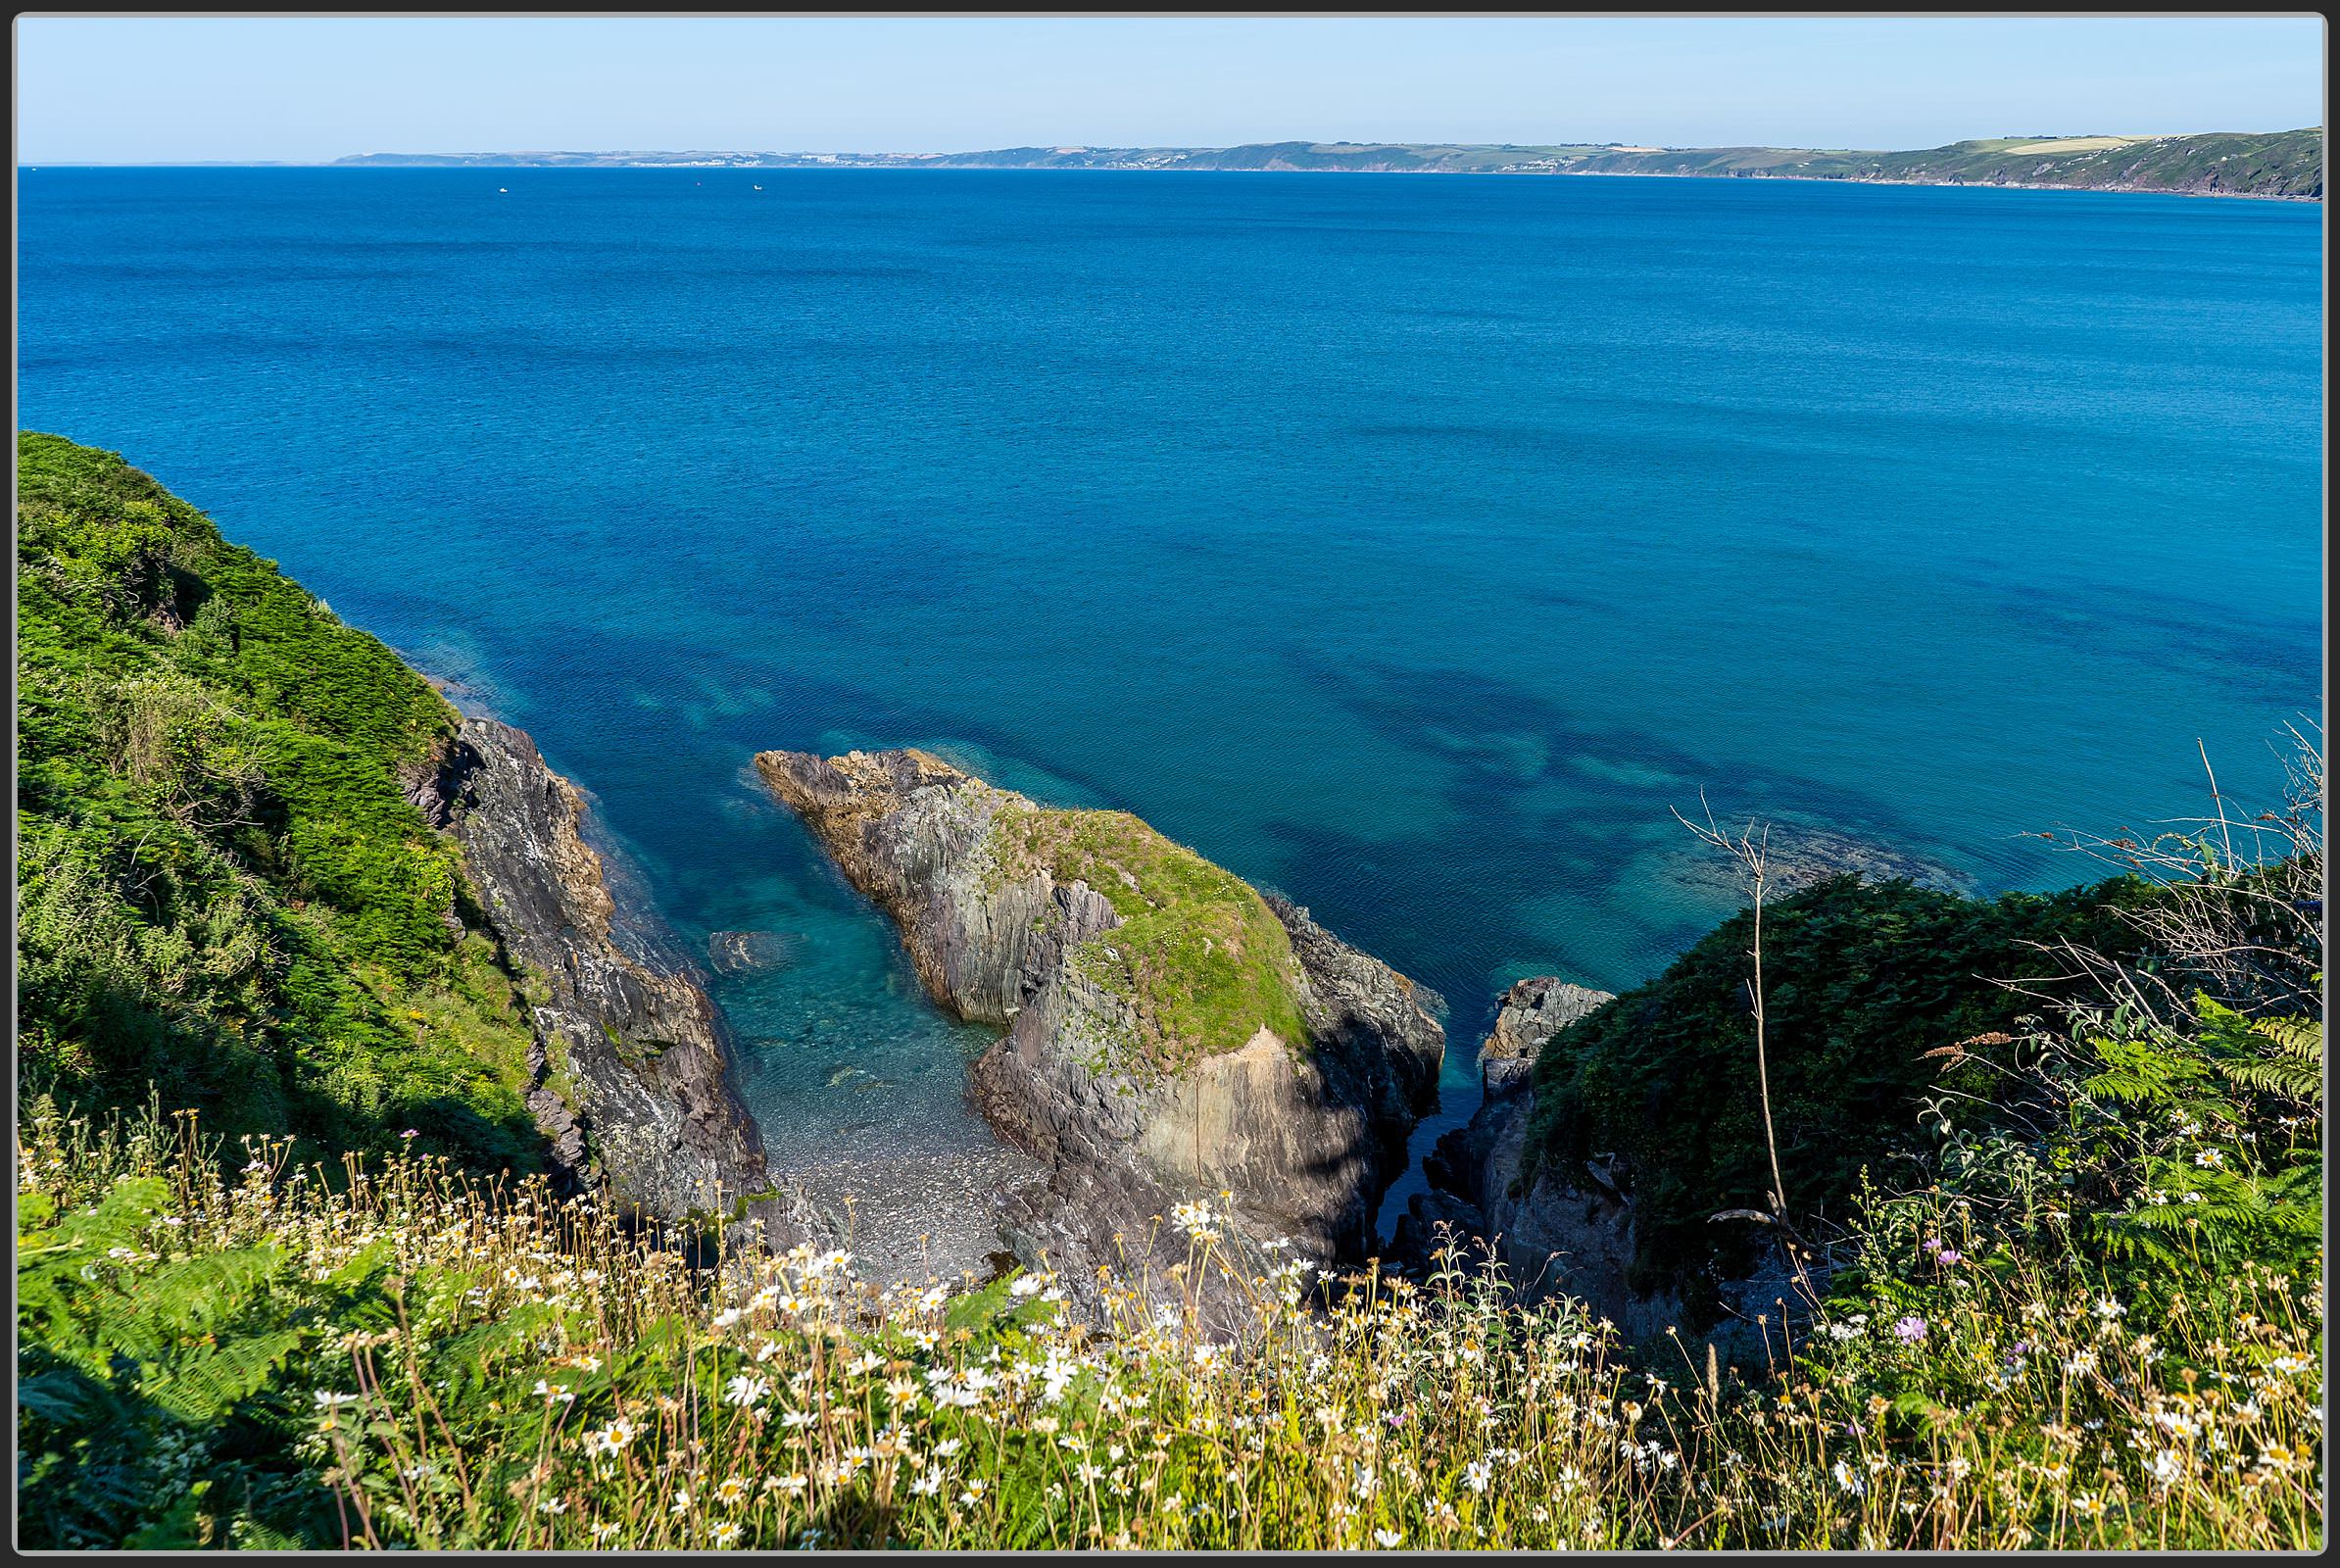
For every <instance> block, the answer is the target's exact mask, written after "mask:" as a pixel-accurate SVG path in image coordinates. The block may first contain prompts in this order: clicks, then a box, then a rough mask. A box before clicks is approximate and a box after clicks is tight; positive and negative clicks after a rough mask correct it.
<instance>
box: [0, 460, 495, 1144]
mask: <svg viewBox="0 0 2340 1568" xmlns="http://www.w3.org/2000/svg"><path fill="white" fill-rule="evenodd" d="M17 463H18V469H17V484H18V510H17V527H18V535H17V571H18V578H17V613H18V627H17V636H18V645H17V660H18V662H17V677H18V690H17V723H18V731H19V741H18V747H19V749H18V757H17V765H18V774H17V810H18V819H17V820H18V834H19V860H18V870H17V893H18V900H19V913H18V924H17V957H18V965H19V968H18V992H17V1007H18V1027H19V1030H20V1035H21V1039H20V1042H19V1052H18V1073H19V1084H20V1086H21V1087H35V1088H42V1087H45V1088H49V1089H53V1090H54V1091H55V1092H56V1094H57V1095H58V1096H59V1097H60V1098H61V1099H62V1100H63V1101H64V1102H66V1103H69V1104H73V1105H78V1106H84V1107H94V1108H103V1107H106V1106H109V1105H119V1104H125V1103H142V1102H143V1101H145V1100H146V1099H147V1097H148V1096H149V1095H150V1094H151V1095H158V1096H160V1097H161V1098H162V1100H163V1102H164V1103H167V1104H168V1105H170V1106H171V1107H172V1108H189V1109H193V1108H200V1109H201V1110H202V1111H203V1112H204V1114H205V1116H206V1119H207V1121H208V1122H209V1123H210V1124H212V1125H214V1126H217V1127H219V1128H220V1129H222V1130H223V1131H231V1132H245V1131H253V1132H269V1133H281V1132H293V1133H297V1134H300V1135H301V1136H303V1137H305V1138H308V1139H311V1140H314V1141H315V1143H316V1145H317V1147H318V1148H320V1149H322V1150H325V1151H330V1152H339V1151H343V1150H353V1149H382V1148H386V1147H390V1146H391V1145H393V1144H394V1143H395V1142H396V1141H397V1140H398V1136H399V1134H401V1133H402V1132H403V1131H404V1130H406V1129H408V1128H413V1129H415V1130H416V1132H417V1133H418V1135H419V1136H420V1137H421V1138H422V1139H423V1140H425V1142H426V1144H427V1146H428V1147H432V1148H438V1149H443V1150H446V1151H448V1152H455V1153H459V1154H460V1155H461V1156H462V1157H463V1158H464V1159H465V1160H467V1161H470V1162H473V1163H476V1164H480V1165H483V1166H486V1167H489V1168H494V1167H498V1166H504V1165H511V1166H514V1167H517V1168H532V1166H533V1164H534V1161H535V1160H536V1158H537V1150H538V1147H539V1141H538V1139H537V1136H536V1132H535V1128H534V1123H533V1121H532V1119H531V1118H530V1117H529V1116H528V1114H527V1113H526V1111H525V1109H524V1107H523V1106H522V1103H521V1100H520V1094H521V1091H522V1089H523V1088H524V1086H525V1082H526V1058H527V1048H528V1039H529V1036H528V1028H527V1024H526V1014H525V1012H524V1010H523V1008H522V1007H521V1005H520V1004H519V1001H518V998H517V997H516V996H515V994H514V989H513V988H514V977H513V976H512V974H511V973H510V972H509V971H508V969H507V968H506V967H505V965H504V964H503V962H502V961H501V959H500V956H499V955H498V953H497V950H496V948H495V945H494V944H493V942H492V941H491V940H490V939H489V938H488V937H487V936H485V935H482V934H481V933H480V931H479V930H478V929H477V928H478V927H479V926H480V925H481V924H482V923H483V922H482V921H480V920H479V919H478V918H477V915H476V910H475V908H474V907H473V905H472V894H471V891H470V889H469V887H468V885H467V883H466V881H465V879H464V874H463V865H462V861H461V858H460V856H459V854H458V852H457V850H456V848H455V846H454V845H453V843H452V842H450V841H449V840H448V839H447V838H445V837H444V836H443V835H441V834H439V833H436V832H434V831H432V829H431V828H430V827H429V826H428V825H427V824H426V823H425V822H424V821H423V819H422V817H421V814H420V813H419V812H418V811H417V810H416V809H414V807H413V806H412V805H410V804H409V803H408V801H407V800H406V798H405V796H404V794H403V793H402V791H401V787H400V769H401V767H402V766H408V767H413V766H420V765H423V764H425V763H426V762H427V761H428V760H429V759H430V758H431V757H432V756H433V753H434V749H435V748H436V747H438V746H439V745H440V744H441V743H443V742H444V741H445V740H446V739H447V738H448V737H449V736H450V735H451V734H452V733H453V732H454V729H455V726H456V723H457V715H456V714H455V712H454V711H453V710H452V709H450V708H449V707H448V706H447V704H446V703H445V702H444V701H442V700H441V699H440V698H439V696H438V695H437V693H435V692H433V691H432V690H431V689H430V687H429V685H428V684H427V683H425V682H424V681H423V680H422V679H421V678H420V677H419V676H417V675H415V674H414V672H413V671H412V670H410V669H408V668H407V667H406V666H405V665H403V664H402V663H400V662H399V661H398V659H397V657H396V656H395V655H393V654H392V653H391V652H390V650H389V649H387V648H385V647H383V646H382V645H381V643H379V642H377V641H376V640H375V639H373V638H372V637H369V636H367V635H366V634H365V633H364V632H360V631H355V630H352V629H351V628H350V627H347V626H345V625H343V624H342V623H341V622H340V621H339V620H337V619H335V618H334V616H333V615H332V613H330V612H329V611H327V610H326V609H325V607H324V606H323V605H321V604H319V603H318V602H317V600H316V599H315V598H313V597H312V596H311V595H310V594H308V593H307V592H305V591H304V590H303V589H302V588H301V587H300V586H299V585H298V584H297V583H295V582H293V581H292V580H291V579H289V578H287V577H285V576H283V575H281V574H280V573H279V572H278V571H277V570H276V568H275V566H274V564H272V563H270V562H267V561H263V560H261V559H259V558H258V557H256V556H254V555H253V554H252V553H251V552H250V551H248V550H244V549H241V548H239V547H237V546H235V545H231V544H228V543H226V542H225V541H224V540H222V539H221V538H220V537H219V531H218V530H217V529H216V528H215V527H213V525H212V523H211V522H210V520H209V519H208V518H206V517H205V516H203V515H202V514H200V513H199V512H197V511H196V510H195V509H194V508H192V507H190V506H188V505H187V504H186V503H184V502H182V501H180V500H178V499H177V498H175V497H173V496H171V494H170V493H169V492H168V491H166V490H164V489H163V488H162V486H160V485H158V484H156V483H155V482H154V480H152V479H150V478H148V477H147V476H146V475H145V474H142V473H140V472H138V471H137V470H135V469H133V468H131V467H129V466H127V465H126V464H124V463H123V462H122V460H121V458H119V457H117V456H116V455H114V454H112V453H106V452H98V451H94V450H92V449H90V448H87V447H81V446H76V445H74V444H73V443H72V442H70V441H65V440H61V439H59V438H57V437H55V436H47V435H36V434H30V433H25V434H23V435H20V437H19V438H18V444H17Z"/></svg>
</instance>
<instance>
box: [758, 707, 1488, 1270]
mask: <svg viewBox="0 0 2340 1568" xmlns="http://www.w3.org/2000/svg"><path fill="white" fill-rule="evenodd" d="M756 768H757V771H758V772H759V774H760V775H761V776H762V778H763V779H764V781H765V782H766V783H767V784H769V785H770V787H771V788H772V790H773V791H774V792H775V793H776V794H777V795H778V796H779V797H780V799H781V800H782V801H784V802H785V803H787V805H788V806H789V807H791V808H792V809H794V810H795V811H796V812H797V813H798V815H799V816H801V817H802V818H803V819H804V822H805V823H806V824H807V825H808V826H809V827H810V828H811V830H812V832H813V833H814V835H815V836H816V837H817V838H819V840H820V841H821V843H822V844H823V845H825V846H826V847H827V849H828V851H829V853H830V854H831V856H832V857H833V858H835V860H836V862H837V864H838V866H839V867H840V869H842V870H843V872H844V873H845V876H846V878H847V879H848V880H849V881H850V882H851V883H852V884H853V886H854V887H855V888H856V889H858V890H859V891H860V892H861V893H863V894H864V895H865V896H867V897H868V898H869V899H871V900H872V901H873V902H874V903H875V904H876V905H877V906H878V907H880V908H881V909H883V910H884V911H885V912H886V913H887V914H888V915H890V916H891V917H892V918H893V920H894V922H895V924H896V926H897V927H898V928H899V929H900V931H901V933H902V942H903V945H904V947H905V948H906V949H907V950H908V953H909V956H910V958H911V961H912V963H913V964H914V965H915V967H916V969H917V971H918V974H919V976H920V977H921V979H922V980H923V981H924V983H925V985H926V988H927V990H928V991H929V992H930V993H931V994H932V995H933V997H934V998H935V1000H936V1001H937V1002H939V1003H940V1004H942V1005H944V1006H945V1007H947V1008H949V1009H950V1010H951V1012H953V1013H955V1014H956V1015H957V1016H959V1017H961V1018H963V1019H967V1020H970V1021H976V1022H985V1023H992V1024H996V1025H999V1026H1000V1027H1001V1028H1002V1029H1003V1030H1004V1031H1005V1032H1004V1035H1003V1037H1002V1038H1001V1039H1000V1040H999V1043H998V1044H997V1045H995V1046H994V1047H993V1048H992V1049H991V1050H990V1051H988V1052H986V1053H985V1054H984V1055H983V1056H982V1057H981V1058H980V1059H979V1060H978V1061H977V1062H976V1063H975V1065H974V1067H973V1068H972V1069H971V1071H970V1074H969V1086H968V1093H969V1096H970V1098H971V1099H972V1101H973V1102H974V1103H975V1104H976V1105H977V1106H978V1107H979V1108H980V1109H981V1110H982V1112H983V1113H984V1115H985V1117H986V1118H987V1119H988V1120H989V1121H990V1123H991V1124H992V1126H993V1127H994V1128H995V1129H997V1130H998V1131H999V1134H1000V1135H1001V1136H1002V1138H1004V1139H1005V1140H1007V1141H1008V1142H1010V1143H1012V1144H1014V1145H1016V1146H1018V1147H1020V1148H1022V1149H1024V1150H1026V1151H1028V1152H1032V1153H1034V1154H1036V1155H1038V1156H1040V1157H1041V1158H1042V1159H1043V1160H1044V1161H1046V1162H1047V1163H1048V1169H1049V1176H1048V1179H1047V1180H1046V1181H1045V1182H1042V1183H1039V1184H1037V1185H1036V1186H1034V1187H1032V1188H1028V1189H1026V1190H1024V1191H1022V1192H1019V1193H1015V1194H1011V1195H1008V1196H1007V1197H1006V1198H1005V1199H1004V1200H1003V1202H1002V1214H1001V1232H1002V1235H1003V1237H1004V1238H1005V1239H1006V1241H1007V1242H1008V1244H1009V1248H1010V1250H1013V1251H1014V1252H1016V1253H1017V1255H1018V1256H1019V1257H1022V1258H1023V1259H1024V1260H1025V1261H1026V1262H1027V1263H1032V1262H1036V1261H1038V1260H1039V1258H1040V1257H1041V1256H1042V1255H1043V1254H1046V1255H1047V1257H1048V1260H1049V1261H1050V1262H1051V1263H1052V1264H1053V1265H1054V1266H1055V1267H1057V1268H1058V1269H1059V1270H1060V1271H1061V1272H1062V1273H1063V1274H1064V1275H1065V1276H1066V1279H1067V1282H1068V1283H1069V1284H1074V1285H1075V1286H1076V1287H1078V1286H1081V1285H1085V1284H1086V1283H1087V1282H1088V1279H1089V1276H1090V1274H1091V1272H1092V1270H1093V1268H1094V1265H1096V1264H1098V1263H1116V1264H1122V1263H1127V1264H1131V1265H1139V1267H1137V1268H1134V1269H1131V1270H1128V1272H1133V1273H1134V1272H1144V1266H1145V1265H1146V1264H1150V1265H1152V1268H1153V1271H1154V1273H1155V1275H1156V1277H1157V1278H1158V1277H1164V1276H1166V1273H1167V1271H1168V1270H1169V1269H1171V1268H1173V1267H1175V1266H1176V1264H1177V1262H1178V1261H1179V1260H1180V1259H1183V1258H1184V1257H1185V1256H1186V1253H1187V1240H1186V1237H1185V1236H1184V1235H1182V1234H1177V1233H1175V1232H1174V1231H1173V1230H1172V1228H1171V1227H1170V1225H1169V1224H1168V1223H1167V1222H1168V1221H1169V1219H1170V1217H1171V1215H1172V1213H1173V1210H1174V1208H1175V1205H1177V1204H1179V1203H1182V1202H1191V1201H1205V1202H1207V1203H1208V1204H1209V1205H1210V1206H1211V1208H1212V1209H1213V1211H1214V1212H1215V1213H1216V1214H1217V1215H1218V1216H1219V1217H1220V1223H1218V1224H1217V1225H1215V1227H1214V1228H1216V1229H1218V1230H1219V1231H1220V1232H1221V1234H1222V1236H1223V1237H1224V1238H1225V1239H1226V1241H1227V1243H1228V1245H1230V1246H1238V1247H1240V1246H1242V1245H1245V1244H1257V1243H1261V1242H1266V1241H1271V1240H1275V1239H1279V1238H1290V1239H1291V1240H1292V1242H1293V1244H1294V1246H1295V1248H1296V1249H1297V1250H1301V1251H1304V1252H1307V1253H1311V1254H1313V1255H1315V1256H1317V1257H1319V1258H1333V1257H1351V1258H1353V1257H1357V1256H1360V1255H1362V1252H1363V1250H1364V1249H1365V1247H1366V1245H1367V1243H1368V1240H1369V1225H1370V1219H1371V1215H1372V1212H1373V1203H1374V1201H1375V1199H1376V1198H1377V1197H1378V1195H1379V1194H1380V1193H1381V1192H1382V1190H1383V1189H1384V1188H1386V1187H1387V1186H1388V1184H1389V1181H1390V1180H1391V1179H1392V1178H1393V1177H1394V1176H1395V1175H1396V1173H1397V1172H1398V1170H1399V1169H1401V1168H1402V1165H1403V1161H1404V1157H1405V1155H1404V1148H1405V1135H1406V1133H1407V1131H1408V1130H1409V1129H1410V1128H1411V1127H1412V1125H1413V1123H1414V1121H1415V1120H1416V1119H1417V1118H1418V1117H1419V1116H1420V1114H1421V1113H1422V1112H1423V1111H1424V1110H1426V1109H1427V1108H1428V1107H1429V1106H1430V1104H1431V1103H1433V1101H1434V1099H1435V1097H1436V1093H1437V1081H1438V1063H1439V1060H1440V1057H1441V1055H1442V1054H1443V1051H1444V1046H1445V1036H1444V1032H1443V1030H1442V1029H1441V1028H1440V1027H1439V1025H1438V1020H1437V1017H1436V1014H1437V1012H1438V1010H1439V1009H1440V1008H1441V1007H1442V1004H1441V1003H1440V1002H1439V1000H1438V998H1437V997H1436V996H1435V995H1434V994H1433V993H1431V992H1430V991H1428V990H1427V989H1425V988H1423V987H1420V986H1417V985H1415V984H1414V983H1413V982H1411V981H1409V980H1407V979H1406V978H1405V977H1404V976H1403V975H1400V974H1398V973H1396V972H1395V971H1394V970H1392V969H1390V968H1389V966H1388V965H1386V964H1384V963H1381V962H1380V961H1378V960H1377V959H1374V958H1372V957H1370V956H1367V955H1365V954H1363V953H1360V952H1358V951H1357V950H1356V949H1355V948H1352V947H1350V946H1349V945H1348V944H1346V943H1344V942H1342V941H1341V940H1340V939H1339V938H1338V937H1336V936H1334V935H1332V934H1331V933H1330V932H1328V931H1326V930H1325V929H1324V928H1323V927H1322V926H1320V925H1318V924H1316V922H1315V921H1314V920H1312V919H1310V918H1309V915H1308V911H1307V910H1305V909H1303V908H1299V907H1295V906H1293V905H1291V904H1289V903H1286V902H1284V901H1283V900H1281V899H1277V898H1274V897H1272V896H1263V895H1261V894H1259V893H1257V892H1256V891H1254V890H1253V889H1251V888H1250V887H1248V886H1247V885H1245V884H1244V883H1243V882H1242V881H1241V880H1240V879H1238V878H1236V877H1234V876H1232V875H1231V874H1230V873H1227V872H1225V871H1223V870H1221V869H1220V868H1218V867H1216V866H1213V865H1211V864H1210V863H1209V862H1207V861H1205V860H1202V859H1201V858H1199V857H1196V856H1194V854H1193V853H1192V852H1191V851H1187V850H1185V849H1183V848H1181V847H1179V846H1177V845H1174V844H1171V843H1170V842H1169V841H1168V840H1166V839H1163V838H1162V837H1161V836H1160V835H1159V834H1157V833H1155V832H1153V830H1152V829H1151V828H1148V827H1146V825H1145V824H1144V823H1143V822H1140V821H1139V820H1138V819H1137V818H1135V817H1132V816H1129V815H1128V814H1127V813H1123V812H1098V811H1064V810H1056V809H1049V808H1044V807H1039V806H1036V805H1035V804H1034V803H1033V802H1031V801H1029V800H1027V799H1025V798H1024V797H1023V796H1020V795H1017V794H1014V793H1013V792H1011V791H1007V790H1002V789H999V788H997V787H995V786H993V785H991V784H988V783H985V782H984V781H983V780H981V779H977V778H974V777H971V776H969V775H967V774H965V773H962V772H960V771H959V770H958V769H956V768H954V767H951V765H949V764H948V763H946V762H943V761H942V760H939V759H936V758H934V757H931V756H928V755H926V754H924V753H921V752H915V751H898V752H880V753H874V754H864V753H859V752H854V753H849V754H848V755H846V756H844V757H839V758H829V759H822V758H819V757H813V756H809V755H805V754H802V753H792V752H766V753H764V754H762V755H761V756H759V757H757V758H756Z"/></svg>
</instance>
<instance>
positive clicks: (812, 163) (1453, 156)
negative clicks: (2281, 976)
mask: <svg viewBox="0 0 2340 1568" xmlns="http://www.w3.org/2000/svg"><path fill="white" fill-rule="evenodd" d="M331 167H336V168H435V169H1037V170H1121V171H1132V172H1164V173H1180V172H1259V173H1383V174H1394V173H1424V174H1655V175H1667V176H1674V177H1685V178H1705V179H1805V180H1838V181H1846V182H1850V183H1858V184H1890V185H2001V186H2008V187H2011V188H2016V189H2036V190H2072V189H2078V190H2110V191H2129V192H2153V193H2159V194H2166V195H2195V196H2248V197H2257V198H2262V199H2280V200H2294V201H2320V200H2321V199H2322V196H2323V131H2322V128H2321V127H2320V126H2309V127H2305V128H2302V129H2298V130H2286V131H2269V132H2248V133H2236V132H2223V131H2218V132H2204V133H2201V134H2195V135H2184V136H2128V135H2083V136H2030V137H2022V136H2009V137H1997V138H1990V139H1983V140H1974V141H1961V142H1954V143H1952V144H1950V145H1949V146H1946V147H1935V148H1928V149H1923V150H1919V151H1912V152H1863V151H1854V150H1844V149H1820V148H1798V147H1707V148H1658V147H1647V146H1639V145H1633V144H1627V143H1601V144H1586V143H1578V144H1567V145H1553V146H1519V145H1512V144H1503V145H1473V146H1463V145H1449V144H1438V143H1395V142H1262V143H1253V144H1248V145H1244V146H1240V147H1224V148H1210V147H1011V148H998V149H993V150H990V151H986V152H966V153H774V152H710V151H699V150H694V151H687V152H639V151H636V152H514V153H361V154H357V155H354V156H351V157H347V158H341V159H337V160H335V161H334V163H333V165H332V166H331Z"/></svg>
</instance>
